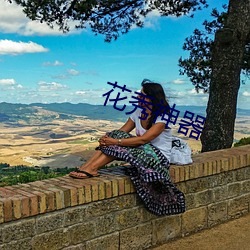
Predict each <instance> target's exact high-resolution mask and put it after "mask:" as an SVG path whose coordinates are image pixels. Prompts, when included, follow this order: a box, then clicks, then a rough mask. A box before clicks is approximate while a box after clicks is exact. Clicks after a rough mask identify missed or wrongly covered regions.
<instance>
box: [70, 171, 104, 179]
mask: <svg viewBox="0 0 250 250" xmlns="http://www.w3.org/2000/svg"><path fill="white" fill-rule="evenodd" d="M74 172H77V173H81V174H85V176H82V177H81V176H75V175H70V173H69V176H70V177H72V178H75V179H88V178H93V177H98V176H100V175H99V174H97V175H93V174H90V173H88V172H86V171H84V170H80V169H77V170H75V171H74Z"/></svg>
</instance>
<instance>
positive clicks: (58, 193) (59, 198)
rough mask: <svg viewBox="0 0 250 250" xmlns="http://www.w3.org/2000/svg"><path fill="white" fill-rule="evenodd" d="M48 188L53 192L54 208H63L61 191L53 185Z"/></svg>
mask: <svg viewBox="0 0 250 250" xmlns="http://www.w3.org/2000/svg"><path fill="white" fill-rule="evenodd" d="M49 190H50V191H52V192H54V194H55V209H56V210H58V209H62V208H64V207H65V205H64V195H63V191H62V190H60V189H57V188H55V187H50V188H49Z"/></svg>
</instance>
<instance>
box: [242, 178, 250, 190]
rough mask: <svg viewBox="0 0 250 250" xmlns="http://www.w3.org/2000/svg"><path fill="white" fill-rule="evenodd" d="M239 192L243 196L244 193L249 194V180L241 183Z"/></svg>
mask: <svg viewBox="0 0 250 250" xmlns="http://www.w3.org/2000/svg"><path fill="white" fill-rule="evenodd" d="M241 192H242V193H243V194H244V193H250V179H249V180H246V181H242V182H241Z"/></svg>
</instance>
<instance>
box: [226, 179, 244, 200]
mask: <svg viewBox="0 0 250 250" xmlns="http://www.w3.org/2000/svg"><path fill="white" fill-rule="evenodd" d="M240 193H241V183H240V182H235V183H230V184H228V197H235V196H238V195H240Z"/></svg>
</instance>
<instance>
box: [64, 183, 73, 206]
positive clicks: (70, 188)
mask: <svg viewBox="0 0 250 250" xmlns="http://www.w3.org/2000/svg"><path fill="white" fill-rule="evenodd" d="M61 187H62V188H65V189H68V190H69V193H70V206H76V205H77V189H76V188H74V187H72V186H68V185H63V186H61Z"/></svg>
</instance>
